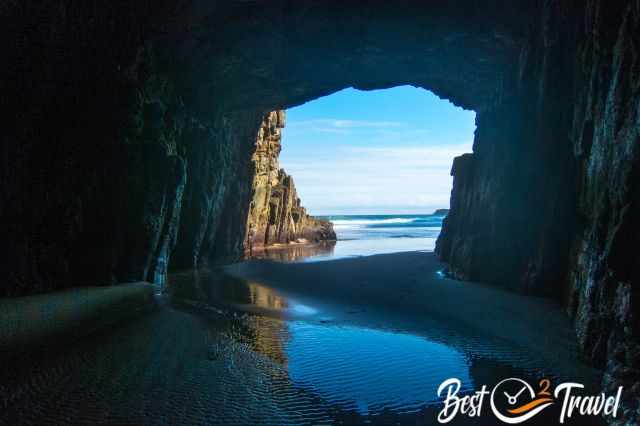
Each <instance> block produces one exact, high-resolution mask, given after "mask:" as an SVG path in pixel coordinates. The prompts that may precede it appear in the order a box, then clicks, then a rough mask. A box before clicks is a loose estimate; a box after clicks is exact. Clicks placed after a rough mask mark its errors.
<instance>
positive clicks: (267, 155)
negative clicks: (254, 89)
mask: <svg viewBox="0 0 640 426" xmlns="http://www.w3.org/2000/svg"><path fill="white" fill-rule="evenodd" d="M284 124H285V112H284V111H273V112H270V113H268V114H266V115H265V117H264V120H263V122H262V125H261V127H260V130H259V131H258V135H257V137H256V144H255V152H254V154H253V157H252V159H251V161H252V163H253V167H254V170H255V173H254V178H253V183H252V198H251V204H250V206H249V214H248V218H247V235H246V243H247V245H248V244H249V239H251V240H252V241H251V243H252V244H253V245H255V246H263V245H268V244H275V243H289V242H293V241H296V240H302V239H304V240H307V241H313V242H317V241H324V240H335V238H336V235H335V232H334V231H333V225H332V224H331V223H330V222H327V221H324V220H319V219H316V218H314V217H312V216H309V215H308V214H307V211H306V209H305V208H304V207H302V205H301V202H300V198H299V197H298V194H297V192H296V188H295V185H294V183H293V178H292V177H291V176H289V175H288V174H287V173H286V172H285V171H284V169H281V168H280V164H279V161H278V158H279V155H280V150H281V139H282V133H281V132H282V129H283V128H284Z"/></svg>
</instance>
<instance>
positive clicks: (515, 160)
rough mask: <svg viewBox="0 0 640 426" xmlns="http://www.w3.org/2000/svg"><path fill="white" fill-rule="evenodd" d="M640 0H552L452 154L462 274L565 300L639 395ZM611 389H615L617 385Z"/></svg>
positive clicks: (614, 381) (617, 379) (610, 377)
mask: <svg viewBox="0 0 640 426" xmlns="http://www.w3.org/2000/svg"><path fill="white" fill-rule="evenodd" d="M639 52H640V2H638V1H630V2H600V1H588V2H551V1H549V2H543V3H541V4H540V11H539V13H538V14H537V19H536V21H535V22H533V23H532V27H531V31H530V37H529V40H528V42H527V43H526V44H525V45H524V46H523V48H522V52H521V55H520V65H519V70H520V72H519V75H518V80H517V84H516V87H515V89H514V91H513V92H512V93H511V94H510V95H509V96H507V97H506V98H505V100H504V101H502V102H499V103H497V104H496V105H495V106H493V107H492V108H490V109H488V110H486V111H483V112H481V113H479V114H478V116H477V131H476V135H475V140H474V153H473V154H468V155H465V156H462V157H459V158H457V159H456V160H455V161H454V166H453V168H452V175H453V176H454V187H453V190H452V194H451V213H450V214H449V217H448V218H447V219H446V220H445V223H444V226H443V232H442V234H441V236H440V238H439V239H438V243H437V248H436V251H437V252H438V254H439V255H440V257H441V258H442V259H443V260H445V261H447V262H448V263H449V264H450V270H451V272H452V274H453V275H456V276H458V277H461V278H468V279H475V280H482V281H486V282H492V283H497V284H501V285H503V286H507V287H510V288H513V289H516V290H519V291H524V292H527V293H531V294H537V295H547V296H552V297H555V298H557V299H559V300H562V301H563V302H564V303H566V306H567V309H568V311H569V313H570V315H572V316H573V318H574V319H575V324H576V330H577V334H578V338H579V341H580V343H581V345H582V347H583V349H584V351H585V354H586V355H587V357H588V358H589V359H590V360H591V361H592V362H593V363H594V364H595V365H597V366H599V367H601V368H603V369H605V376H604V384H605V386H611V388H612V389H613V388H614V387H617V386H619V385H624V386H625V389H626V391H625V394H624V395H625V399H626V402H625V404H626V405H625V413H624V418H623V420H622V421H623V422H624V421H629V422H631V423H633V422H634V420H633V419H637V411H635V410H637V409H638V407H639V406H640V403H639V400H638V397H637V395H638V392H639V391H640V371H639V370H638V366H639V365H640V346H639V344H638V342H639V340H640V317H639V314H638V313H639V312H640V310H639V306H640V288H639V287H638V278H639V276H638V272H637V265H638V262H639V261H640V256H639V254H638V253H639V252H638V250H637V248H636V247H635V245H634V242H635V241H637V240H638V237H640V233H639V230H640V229H639V227H638V218H639V217H640V216H638V202H639V200H640V198H639V195H640V192H638V191H639V189H638V185H639V184H640V180H638V178H639V177H640V176H639V175H638V167H639V166H640V157H639V152H638V149H639V148H640V102H639V101H638V100H639V99H640V98H639V97H638V96H639V95H640V53H639ZM612 389H610V390H612Z"/></svg>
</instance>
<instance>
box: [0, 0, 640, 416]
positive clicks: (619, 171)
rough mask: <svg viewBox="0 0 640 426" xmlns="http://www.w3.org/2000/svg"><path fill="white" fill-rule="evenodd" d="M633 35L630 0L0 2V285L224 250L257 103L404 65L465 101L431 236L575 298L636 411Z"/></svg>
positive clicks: (636, 15)
mask: <svg viewBox="0 0 640 426" xmlns="http://www.w3.org/2000/svg"><path fill="white" fill-rule="evenodd" d="M16 34H19V35H20V36H19V37H16ZM638 34H640V1H639V0H628V1H622V0H613V1H611V0H607V1H605V0H588V1H583V0H567V1H555V0H545V1H542V0H523V1H518V2H514V1H511V0H459V1H455V2H424V1H417V0H416V1H412V0H398V1H394V2H388V1H383V0H372V1H367V2H361V1H331V0H317V1H308V2H307V1H298V2H288V1H284V0H282V1H281V0H274V1H272V2H269V4H268V6H267V5H266V4H265V3H264V2H251V1H234V0H228V1H215V2H202V1H197V0H186V1H182V2H171V1H168V0H158V1H154V2H150V1H136V2H129V3H126V2H123V3H116V4H113V3H107V2H102V3H101V2H90V1H80V0H71V1H69V0H66V1H62V0H57V1H56V0H54V1H49V2H41V1H36V0H24V1H20V2H15V1H14V2H6V4H3V5H2V6H0V36H2V39H3V40H6V41H7V42H6V43H4V44H3V52H2V53H3V56H2V57H3V65H4V66H3V67H0V91H1V92H2V96H0V106H2V107H3V108H2V109H3V111H7V115H6V116H5V117H4V119H5V120H4V122H5V123H7V124H6V126H5V129H4V131H3V134H2V138H3V143H2V144H0V174H1V179H0V206H2V208H0V235H2V236H3V242H4V244H5V246H6V247H7V248H8V250H5V252H6V253H5V255H4V256H3V257H1V258H0V270H1V271H2V272H3V274H4V279H3V281H2V284H0V294H2V295H5V296H6V295H16V294H29V293H36V292H41V291H49V290H52V289H56V288H62V287H69V286H74V285H79V284H85V283H91V284H109V283H113V282H116V281H128V280H153V281H156V282H158V281H161V280H162V277H163V275H164V271H166V269H167V265H168V267H180V268H182V267H193V266H200V265H206V264H210V263H215V262H224V261H226V260H229V259H232V258H234V257H236V256H238V255H239V254H240V253H241V251H242V245H243V240H244V237H245V233H246V218H247V217H248V214H249V213H248V212H249V204H250V202H251V198H252V193H251V192H252V178H253V171H254V167H253V166H252V164H251V161H250V160H251V155H252V154H253V148H254V144H255V140H256V134H257V132H258V129H259V128H260V126H261V122H262V120H263V118H264V114H265V113H267V112H269V111H273V110H278V109H285V108H288V107H291V106H295V105H299V104H301V103H303V102H306V101H308V100H311V99H314V98H318V97H320V96H323V95H327V94H330V93H333V92H335V91H337V90H340V89H343V88H346V87H350V86H352V87H356V88H362V89H374V88H385V87H391V86H396V85H401V84H413V85H415V86H419V87H423V88H425V89H429V90H431V91H433V92H434V93H436V94H437V95H438V96H441V97H443V98H446V99H449V100H451V101H452V102H453V103H455V104H456V105H459V106H462V107H464V108H468V109H473V110H475V111H476V113H477V130H476V135H475V142H474V150H473V151H474V152H473V154H470V155H466V156H463V157H461V158H460V159H458V160H456V161H455V164H454V167H453V173H454V176H455V184H454V189H453V193H452V202H451V211H450V213H449V215H448V216H447V218H446V220H445V224H444V228H443V232H442V236H441V238H440V239H439V242H438V247H437V249H438V253H439V254H440V256H441V257H442V258H443V259H444V260H446V261H447V262H449V263H450V265H451V270H452V271H453V272H454V273H455V274H456V275H458V276H460V277H466V278H471V279H477V280H483V281H487V282H491V283H495V284H498V285H503V286H506V287H510V288H513V289H515V290H519V291H523V292H526V293H531V294H539V295H547V296H550V297H554V298H556V299H558V300H560V301H562V303H565V305H566V307H567V309H568V311H569V312H570V313H571V315H572V316H573V317H574V318H575V324H576V330H577V332H578V336H579V338H580V341H581V343H582V345H583V348H584V350H585V354H586V355H587V356H588V357H589V358H590V359H591V360H592V361H593V362H594V364H595V365H598V366H600V367H604V368H606V375H605V384H611V383H620V384H624V385H625V388H626V389H630V390H629V391H628V392H625V398H626V401H625V407H626V408H625V410H626V411H625V413H624V417H623V418H624V421H628V422H629V423H630V424H635V423H637V417H638V415H637V411H636V410H637V409H638V406H640V403H639V401H638V399H637V395H639V394H640V390H639V388H640V384H639V383H640V371H639V370H638V367H637V366H638V365H639V361H638V360H639V359H640V349H639V342H640V316H639V315H638V312H639V309H638V305H639V303H640V290H639V289H640V286H639V279H640V277H639V276H638V268H637V266H636V265H638V264H639V263H640V262H638V261H639V260H640V259H638V253H640V252H639V251H638V250H637V249H636V247H635V245H634V242H636V241H638V240H640V238H639V237H640V214H639V213H640V211H639V206H638V203H639V202H640V190H639V189H638V188H639V186H638V185H639V182H640V179H639V176H638V170H640V154H639V153H638V150H639V146H640V142H639V135H638V131H639V130H638V129H640V122H639V117H640V111H639V108H640V107H639V105H638V98H639V95H640V93H639V90H640V89H639V87H640V81H639V79H640V61H639V59H638V57H639V56H638V52H639V51H640V46H639V45H640V41H639V38H638ZM282 182H283V183H284V179H283V180H282ZM283 187H284V186H283ZM269 197H271V194H269ZM287 197H288V196H287ZM276 198H277V197H276ZM282 200H283V203H282V205H284V199H282ZM293 204H295V203H293ZM293 204H290V205H292V206H293ZM285 222H286V221H285ZM271 232H272V231H269V234H270V236H269V238H271V235H273V236H274V237H275V236H278V235H282V234H278V232H276V231H273V232H274V233H273V234H272V233H271ZM265 235H266V234H265ZM278 238H280V236H278Z"/></svg>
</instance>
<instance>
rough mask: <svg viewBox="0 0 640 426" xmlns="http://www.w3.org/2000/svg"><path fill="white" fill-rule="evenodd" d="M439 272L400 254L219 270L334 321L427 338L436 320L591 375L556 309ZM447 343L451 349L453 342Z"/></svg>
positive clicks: (427, 261) (425, 260)
mask: <svg viewBox="0 0 640 426" xmlns="http://www.w3.org/2000/svg"><path fill="white" fill-rule="evenodd" d="M444 267H445V265H444V264H442V263H440V262H439V261H438V259H437V257H436V256H435V254H433V253H425V252H404V253H393V254H382V255H374V256H362V257H355V258H347V259H338V260H332V261H326V262H310V263H293V264H285V263H280V262H274V261H269V260H256V261H249V262H243V263H238V264H234V265H229V266H227V267H225V268H224V270H225V272H226V273H228V274H230V275H232V276H234V277H237V278H240V279H244V280H254V281H258V282H262V283H265V284H267V285H269V286H271V287H273V288H274V289H276V290H278V291H280V292H282V293H283V294H286V295H289V296H291V297H295V298H296V299H298V300H301V301H303V302H304V301H308V303H310V304H317V303H319V301H320V303H322V302H324V303H325V304H326V305H325V306H326V309H328V311H327V312H330V315H329V317H330V318H331V320H332V321H336V322H348V323H354V324H358V325H368V326H371V325H374V326H375V327H381V328H388V329H396V330H407V331H410V332H416V333H425V332H427V333H428V332H429V323H430V322H431V321H434V320H435V321H442V322H448V323H451V322H454V323H456V324H458V325H459V326H460V327H461V328H462V329H464V330H465V331H466V332H467V333H470V334H473V335H477V336H478V337H479V338H482V339H498V340H502V341H507V342H510V343H512V344H515V345H517V346H520V347H522V348H523V349H524V350H526V351H529V352H532V353H536V354H538V355H539V356H540V357H542V358H543V359H545V360H546V361H547V363H548V365H549V367H553V368H557V369H559V370H562V371H564V372H567V373H568V374H570V375H577V376H581V375H583V374H590V373H585V371H584V370H583V368H584V366H583V365H582V364H581V363H579V362H578V361H577V360H576V354H577V346H576V345H577V343H576V340H575V335H574V331H573V328H572V325H571V323H570V321H569V318H568V317H567V316H566V315H565V313H564V312H563V311H562V310H561V309H560V307H559V306H558V305H556V304H555V303H553V302H550V301H548V300H546V299H542V298H534V297H529V296H523V295H520V294H516V293H512V292H509V291H506V290H503V289H500V288H497V287H494V286H489V285H485V284H481V283H474V282H463V281H458V280H452V279H448V278H446V277H445V276H444V275H443V274H442V272H441V271H442V270H443V269H444ZM345 313H349V314H345ZM356 313H357V314H356ZM430 337H436V336H430ZM436 338H437V337H436ZM445 338H446V339H447V340H448V341H449V342H450V341H451V340H452V339H454V338H455V336H453V335H447V336H445Z"/></svg>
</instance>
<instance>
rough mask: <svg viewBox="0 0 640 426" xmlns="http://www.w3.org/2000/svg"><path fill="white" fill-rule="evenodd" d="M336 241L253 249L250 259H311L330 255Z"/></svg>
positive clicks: (290, 260) (297, 260)
mask: <svg viewBox="0 0 640 426" xmlns="http://www.w3.org/2000/svg"><path fill="white" fill-rule="evenodd" d="M335 247H336V241H323V242H320V243H314V244H282V245H273V246H268V247H264V248H256V249H254V250H253V254H252V255H251V256H250V258H251V259H270V260H276V261H279V262H299V261H303V260H307V259H308V260H313V259H314V258H316V257H322V258H325V257H331V256H332V255H333V251H334V249H335Z"/></svg>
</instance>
